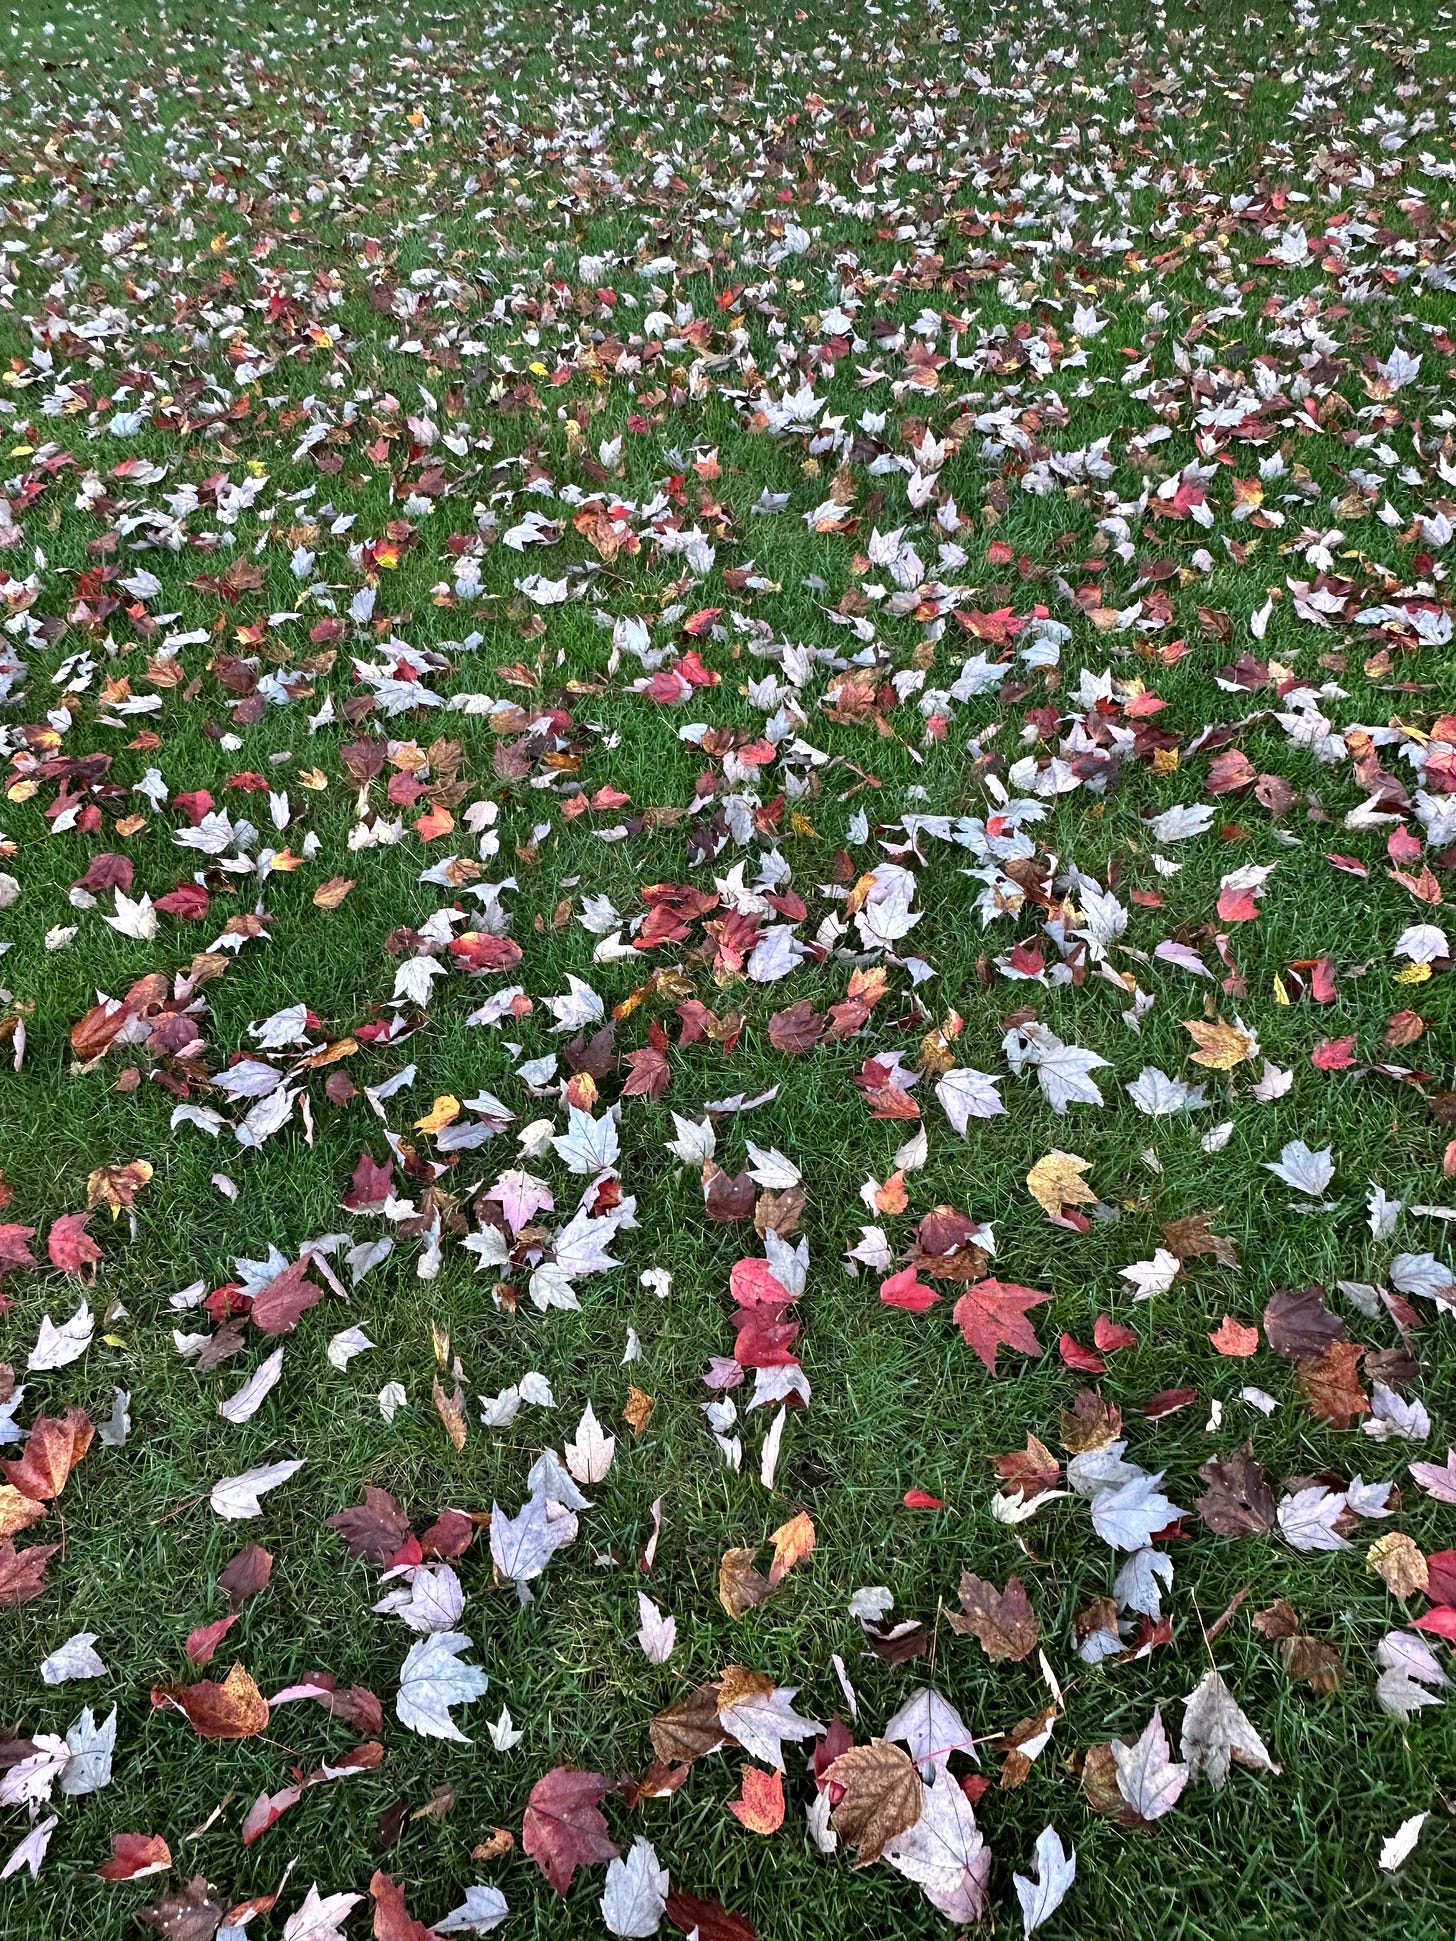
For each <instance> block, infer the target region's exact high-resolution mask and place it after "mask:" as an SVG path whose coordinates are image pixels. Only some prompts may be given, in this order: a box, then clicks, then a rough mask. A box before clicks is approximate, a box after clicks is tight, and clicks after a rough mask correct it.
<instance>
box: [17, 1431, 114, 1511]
mask: <svg viewBox="0 0 1456 1941" xmlns="http://www.w3.org/2000/svg"><path fill="white" fill-rule="evenodd" d="M93 1433H94V1431H93V1429H92V1426H91V1419H90V1417H89V1416H88V1415H87V1414H86V1413H85V1411H84V1410H83V1409H70V1410H68V1411H67V1413H66V1414H65V1415H63V1416H57V1415H38V1416H37V1417H36V1419H35V1421H34V1423H33V1424H32V1425H31V1431H30V1435H29V1437H28V1438H27V1440H26V1444H25V1453H24V1454H23V1455H22V1456H21V1458H20V1460H19V1461H18V1462H6V1463H0V1468H3V1469H4V1471H5V1474H6V1477H7V1479H8V1480H9V1481H10V1482H11V1483H12V1484H13V1485H14V1486H15V1488H16V1489H18V1490H20V1491H21V1492H22V1493H23V1494H24V1495H26V1496H29V1497H33V1498H34V1499H35V1501H36V1502H37V1503H49V1502H50V1501H51V1500H52V1498H54V1497H57V1496H59V1495H60V1493H61V1491H62V1490H63V1489H64V1488H65V1487H66V1478H67V1477H68V1476H69V1475H70V1473H71V1469H72V1466H73V1464H75V1463H78V1462H79V1461H80V1460H81V1458H82V1456H84V1455H85V1453H86V1451H87V1450H88V1449H89V1448H90V1447H91V1437H92V1435H93Z"/></svg>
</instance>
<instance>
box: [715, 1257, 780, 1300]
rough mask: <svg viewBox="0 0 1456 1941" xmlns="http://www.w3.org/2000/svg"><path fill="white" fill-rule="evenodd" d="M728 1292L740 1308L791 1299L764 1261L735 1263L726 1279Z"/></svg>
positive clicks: (740, 1261)
mask: <svg viewBox="0 0 1456 1941" xmlns="http://www.w3.org/2000/svg"><path fill="white" fill-rule="evenodd" d="M728 1291H729V1293H730V1294H731V1295H732V1296H733V1298H734V1300H735V1301H737V1302H738V1304H739V1305H740V1306H741V1307H751V1306H752V1305H753V1304H754V1303H755V1302H778V1301H787V1300H790V1299H791V1298H792V1297H791V1295H790V1294H789V1291H788V1289H787V1288H786V1287H785V1286H784V1284H783V1282H782V1281H781V1280H779V1279H778V1278H777V1276H776V1275H775V1273H774V1271H773V1269H772V1268H771V1267H770V1266H769V1264H768V1262H767V1261H766V1260H739V1261H735V1262H734V1264H733V1272H732V1273H731V1274H730V1275H729V1277H728Z"/></svg>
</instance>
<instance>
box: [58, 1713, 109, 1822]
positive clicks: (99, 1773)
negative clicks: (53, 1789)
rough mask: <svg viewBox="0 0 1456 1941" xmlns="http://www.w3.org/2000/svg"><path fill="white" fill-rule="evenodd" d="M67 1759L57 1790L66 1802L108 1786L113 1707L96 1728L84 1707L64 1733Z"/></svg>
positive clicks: (93, 1720)
mask: <svg viewBox="0 0 1456 1941" xmlns="http://www.w3.org/2000/svg"><path fill="white" fill-rule="evenodd" d="M66 1749H67V1751H68V1752H69V1753H70V1755H71V1756H70V1758H69V1759H68V1760H67V1762H66V1769H65V1771H64V1772H63V1773H62V1774H61V1791H62V1792H63V1793H64V1794H65V1795H66V1797H67V1798H68V1799H79V1798H80V1797H81V1796H82V1794H84V1793H99V1792H100V1791H101V1788H102V1787H103V1786H109V1785H110V1784H111V1755H112V1754H113V1753H114V1752H115V1750H116V1707H115V1706H114V1705H113V1706H112V1708H111V1715H110V1717H109V1718H107V1719H105V1720H104V1721H103V1722H102V1723H101V1724H100V1725H98V1724H97V1723H96V1721H95V1719H94V1718H93V1717H92V1715H91V1707H90V1706H89V1705H88V1706H87V1707H86V1709H85V1711H84V1712H82V1714H81V1716H80V1718H78V1719H77V1720H76V1723H75V1724H74V1725H73V1726H72V1727H71V1729H70V1731H69V1732H68V1733H67V1734H66Z"/></svg>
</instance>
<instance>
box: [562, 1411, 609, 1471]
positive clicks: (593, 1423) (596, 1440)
mask: <svg viewBox="0 0 1456 1941" xmlns="http://www.w3.org/2000/svg"><path fill="white" fill-rule="evenodd" d="M616 1449H617V1439H616V1437H615V1436H609V1435H607V1434H606V1432H605V1431H604V1430H603V1428H602V1425H601V1424H600V1422H598V1421H597V1418H596V1412H595V1410H594V1409H593V1408H592V1405H591V1403H590V1402H588V1403H587V1405H586V1408H585V1409H584V1410H583V1411H582V1418H581V1421H580V1422H579V1423H578V1424H577V1427H576V1440H575V1442H568V1443H567V1445H566V1452H565V1453H566V1467H567V1468H568V1469H569V1470H570V1471H571V1473H572V1475H573V1476H574V1477H575V1478H576V1480H577V1482H579V1483H584V1484H591V1483H600V1482H601V1481H602V1480H603V1479H604V1478H605V1476H606V1474H607V1471H608V1470H609V1469H610V1468H611V1466H612V1457H613V1456H614V1455H615V1454H616Z"/></svg>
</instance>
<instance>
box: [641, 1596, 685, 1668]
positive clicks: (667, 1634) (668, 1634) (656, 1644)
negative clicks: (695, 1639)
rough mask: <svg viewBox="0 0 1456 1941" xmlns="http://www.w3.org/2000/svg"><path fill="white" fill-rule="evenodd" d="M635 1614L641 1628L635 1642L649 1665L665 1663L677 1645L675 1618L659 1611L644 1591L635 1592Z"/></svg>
mask: <svg viewBox="0 0 1456 1941" xmlns="http://www.w3.org/2000/svg"><path fill="white" fill-rule="evenodd" d="M637 1615H638V1616H639V1617H640V1618H641V1620H642V1623H641V1628H640V1629H639V1630H638V1633H637V1642H638V1644H640V1645H641V1647H642V1655H643V1657H644V1658H646V1660H647V1662H648V1664H649V1665H665V1664H666V1663H667V1661H668V1659H669V1658H670V1657H671V1656H672V1654H673V1650H674V1648H675V1647H676V1645H677V1619H676V1618H675V1617H670V1616H668V1615H666V1614H665V1613H664V1612H662V1611H660V1610H659V1609H658V1608H657V1606H656V1605H655V1604H654V1603H653V1601H652V1599H651V1598H650V1597H649V1596H648V1595H647V1593H646V1592H645V1591H638V1593H637Z"/></svg>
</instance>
